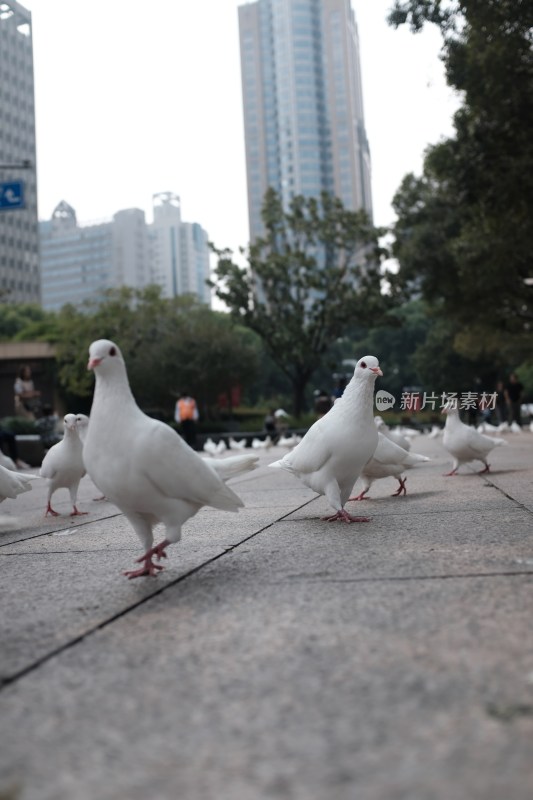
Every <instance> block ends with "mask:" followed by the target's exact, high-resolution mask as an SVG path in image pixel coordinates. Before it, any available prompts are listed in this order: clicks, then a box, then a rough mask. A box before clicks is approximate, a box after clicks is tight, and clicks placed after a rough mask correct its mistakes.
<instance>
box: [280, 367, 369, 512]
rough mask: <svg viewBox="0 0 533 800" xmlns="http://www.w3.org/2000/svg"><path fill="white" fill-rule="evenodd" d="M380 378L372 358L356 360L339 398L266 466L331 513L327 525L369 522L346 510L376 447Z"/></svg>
mask: <svg viewBox="0 0 533 800" xmlns="http://www.w3.org/2000/svg"><path fill="white" fill-rule="evenodd" d="M378 375H383V373H382V371H381V369H380V368H379V361H378V359H377V358H376V357H375V356H365V357H364V358H360V359H359V361H358V362H357V364H356V366H355V370H354V374H353V376H352V378H351V380H350V382H349V383H348V385H347V386H346V388H345V390H344V393H343V395H342V397H340V398H339V399H338V400H337V401H336V403H335V404H334V405H333V407H332V408H331V409H330V410H329V411H328V413H327V414H325V415H324V416H323V417H321V418H320V419H318V420H317V421H316V422H315V423H314V424H313V425H311V427H310V428H309V430H308V431H307V433H306V434H305V436H304V437H303V439H302V441H301V442H300V443H299V444H298V445H297V446H296V447H295V448H294V450H291V452H290V453H287V455H285V456H284V457H283V458H282V459H280V460H279V461H274V462H273V463H272V464H269V466H270V467H277V468H280V469H286V470H287V471H288V472H291V473H292V474H293V475H295V476H296V477H297V478H299V480H300V481H301V482H302V483H303V484H304V485H305V486H308V487H309V488H310V489H312V490H313V491H314V492H317V493H318V494H321V495H324V496H325V497H326V498H327V500H328V501H329V503H330V505H331V506H332V507H333V509H334V510H335V514H333V515H332V516H329V517H325V519H327V520H328V521H333V520H343V521H344V522H367V521H368V520H367V518H366V517H353V516H352V515H351V514H349V513H348V512H347V511H346V509H345V508H344V506H345V504H346V502H347V500H348V498H349V497H350V492H351V490H352V489H353V486H354V483H355V482H356V480H357V478H358V477H359V475H360V474H361V470H362V469H363V467H364V465H365V464H366V463H367V461H368V460H369V459H370V458H371V457H372V455H373V454H374V451H375V449H376V446H377V443H378V430H377V428H376V425H375V422H374V414H373V402H374V384H375V382H376V378H377V376H378Z"/></svg>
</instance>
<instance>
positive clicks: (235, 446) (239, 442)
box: [228, 436, 246, 450]
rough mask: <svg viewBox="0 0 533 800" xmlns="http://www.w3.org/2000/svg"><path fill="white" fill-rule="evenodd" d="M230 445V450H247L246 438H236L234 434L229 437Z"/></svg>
mask: <svg viewBox="0 0 533 800" xmlns="http://www.w3.org/2000/svg"><path fill="white" fill-rule="evenodd" d="M228 445H229V448H230V450H245V449H246V439H234V438H233V436H230V437H229V438H228Z"/></svg>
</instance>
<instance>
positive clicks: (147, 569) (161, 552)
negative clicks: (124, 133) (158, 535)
mask: <svg viewBox="0 0 533 800" xmlns="http://www.w3.org/2000/svg"><path fill="white" fill-rule="evenodd" d="M169 544H170V542H169V540H168V539H163V541H162V542H159V544H156V545H155V547H152V548H151V549H150V550H147V551H146V553H145V554H144V555H143V556H141V557H140V558H138V559H137V564H140V563H141V562H142V561H144V567H141V568H140V569H132V570H128V571H127V572H125V573H124V575H127V576H128V578H130V580H131V578H141V577H142V576H143V575H149V576H154V575H157V573H158V571H159V570H162V569H163V567H162V566H161V564H154V562H153V561H152V556H155V557H156V558H157V560H158V561H160V560H161V559H162V558H167V554H166V553H165V549H166V548H167V547H168V545H169Z"/></svg>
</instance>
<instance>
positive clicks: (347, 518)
mask: <svg viewBox="0 0 533 800" xmlns="http://www.w3.org/2000/svg"><path fill="white" fill-rule="evenodd" d="M322 519H324V520H327V522H335V521H336V520H342V521H343V522H370V519H369V518H368V517H353V516H352V515H351V514H348V512H347V511H346V510H345V509H344V508H341V510H340V511H337V513H336V514H333V516H331V517H322Z"/></svg>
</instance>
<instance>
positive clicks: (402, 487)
mask: <svg viewBox="0 0 533 800" xmlns="http://www.w3.org/2000/svg"><path fill="white" fill-rule="evenodd" d="M406 481H407V478H398V483H399V484H400V485H399V486H398V488H397V489H396V491H395V492H393V493H392V494H391V497H399V496H400V495H401V494H404V495H406V494H407V489H406V488H405V482H406Z"/></svg>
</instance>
